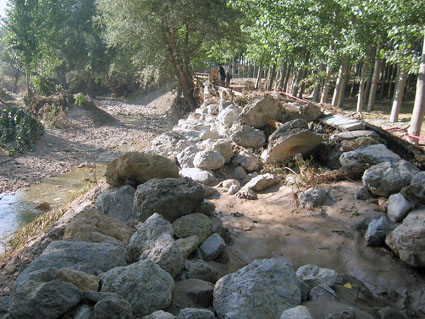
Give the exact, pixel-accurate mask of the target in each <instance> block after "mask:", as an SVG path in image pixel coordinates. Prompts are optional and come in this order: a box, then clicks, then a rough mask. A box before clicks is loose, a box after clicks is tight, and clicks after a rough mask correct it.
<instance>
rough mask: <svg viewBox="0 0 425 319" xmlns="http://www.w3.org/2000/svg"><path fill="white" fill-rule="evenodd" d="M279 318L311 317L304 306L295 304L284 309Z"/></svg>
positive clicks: (297, 318)
mask: <svg viewBox="0 0 425 319" xmlns="http://www.w3.org/2000/svg"><path fill="white" fill-rule="evenodd" d="M279 319H313V317H312V316H311V313H310V310H308V308H307V307H306V306H296V307H293V308H290V309H288V310H285V311H284V312H282V315H281V316H280V318H279Z"/></svg>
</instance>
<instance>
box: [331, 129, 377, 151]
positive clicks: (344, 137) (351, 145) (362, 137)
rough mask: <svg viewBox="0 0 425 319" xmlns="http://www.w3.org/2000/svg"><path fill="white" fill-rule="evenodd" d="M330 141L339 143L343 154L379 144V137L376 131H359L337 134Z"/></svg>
mask: <svg viewBox="0 0 425 319" xmlns="http://www.w3.org/2000/svg"><path fill="white" fill-rule="evenodd" d="M329 140H330V141H332V142H337V143H339V145H340V147H339V150H340V151H341V152H350V151H354V150H355V149H358V148H360V147H364V146H369V145H372V144H379V135H378V134H377V133H376V132H374V131H369V130H359V131H351V132H340V133H336V134H333V135H332V136H331V137H330V138H329Z"/></svg>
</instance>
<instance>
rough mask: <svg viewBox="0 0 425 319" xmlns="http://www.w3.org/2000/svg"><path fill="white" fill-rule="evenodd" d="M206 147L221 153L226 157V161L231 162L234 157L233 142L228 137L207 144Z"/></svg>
mask: <svg viewBox="0 0 425 319" xmlns="http://www.w3.org/2000/svg"><path fill="white" fill-rule="evenodd" d="M206 149H207V150H211V151H215V152H218V153H220V154H221V155H222V156H223V157H224V160H225V163H230V160H231V159H232V157H233V149H232V142H231V141H230V140H228V139H221V140H218V141H215V142H214V143H212V144H211V143H210V144H208V145H207V146H206Z"/></svg>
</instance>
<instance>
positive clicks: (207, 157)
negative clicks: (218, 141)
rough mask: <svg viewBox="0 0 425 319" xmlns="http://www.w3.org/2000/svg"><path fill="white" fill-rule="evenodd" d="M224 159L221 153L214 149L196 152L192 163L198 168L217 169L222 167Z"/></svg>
mask: <svg viewBox="0 0 425 319" xmlns="http://www.w3.org/2000/svg"><path fill="white" fill-rule="evenodd" d="M224 163H225V159H224V157H223V155H221V154H220V153H219V152H216V151H201V152H198V153H196V155H195V158H194V159H193V165H194V166H195V167H196V168H200V169H210V170H214V169H218V168H220V167H223V165H224Z"/></svg>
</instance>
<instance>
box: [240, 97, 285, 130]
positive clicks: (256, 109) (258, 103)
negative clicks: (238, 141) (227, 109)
mask: <svg viewBox="0 0 425 319" xmlns="http://www.w3.org/2000/svg"><path fill="white" fill-rule="evenodd" d="M279 111H280V107H279V103H278V102H277V101H276V100H275V99H274V98H272V97H271V96H265V97H259V98H256V99H254V100H252V101H251V102H250V103H249V104H247V105H245V107H244V108H243V110H242V112H241V114H240V121H241V123H242V124H246V125H249V126H252V127H255V128H258V129H263V128H264V127H265V126H266V122H265V121H264V119H265V118H268V119H271V120H276V119H277V116H278V114H279Z"/></svg>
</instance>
